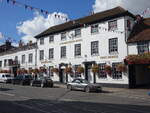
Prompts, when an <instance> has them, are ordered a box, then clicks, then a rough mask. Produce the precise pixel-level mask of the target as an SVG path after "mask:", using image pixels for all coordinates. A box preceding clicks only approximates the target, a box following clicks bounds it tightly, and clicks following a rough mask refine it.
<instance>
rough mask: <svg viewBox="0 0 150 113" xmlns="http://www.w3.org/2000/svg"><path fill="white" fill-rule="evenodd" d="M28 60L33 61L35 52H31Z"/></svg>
mask: <svg viewBox="0 0 150 113" xmlns="http://www.w3.org/2000/svg"><path fill="white" fill-rule="evenodd" d="M28 62H29V63H33V53H30V54H29V56H28Z"/></svg>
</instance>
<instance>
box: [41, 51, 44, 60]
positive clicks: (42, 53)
mask: <svg viewBox="0 0 150 113" xmlns="http://www.w3.org/2000/svg"><path fill="white" fill-rule="evenodd" d="M40 60H44V50H40Z"/></svg>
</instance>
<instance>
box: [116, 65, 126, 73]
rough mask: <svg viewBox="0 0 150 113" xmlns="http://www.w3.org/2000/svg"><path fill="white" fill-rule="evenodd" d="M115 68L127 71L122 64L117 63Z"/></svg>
mask: <svg viewBox="0 0 150 113" xmlns="http://www.w3.org/2000/svg"><path fill="white" fill-rule="evenodd" d="M116 70H117V71H119V72H126V71H127V67H126V66H125V65H124V64H118V65H117V67H116Z"/></svg>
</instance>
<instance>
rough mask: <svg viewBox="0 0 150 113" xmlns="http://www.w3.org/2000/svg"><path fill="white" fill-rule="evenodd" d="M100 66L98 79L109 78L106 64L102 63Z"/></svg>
mask: <svg viewBox="0 0 150 113" xmlns="http://www.w3.org/2000/svg"><path fill="white" fill-rule="evenodd" d="M98 66H99V73H98V77H99V78H101V79H106V78H107V73H106V71H105V66H106V63H100V64H99V65H98Z"/></svg>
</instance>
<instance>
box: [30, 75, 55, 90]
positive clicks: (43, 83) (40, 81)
mask: <svg viewBox="0 0 150 113" xmlns="http://www.w3.org/2000/svg"><path fill="white" fill-rule="evenodd" d="M30 85H31V86H40V87H42V88H43V87H53V80H52V79H50V78H49V77H43V76H41V77H38V78H37V79H35V80H32V81H31V82H30Z"/></svg>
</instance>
